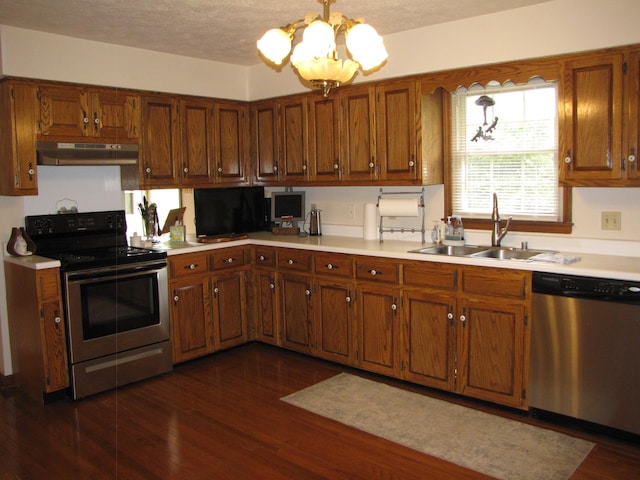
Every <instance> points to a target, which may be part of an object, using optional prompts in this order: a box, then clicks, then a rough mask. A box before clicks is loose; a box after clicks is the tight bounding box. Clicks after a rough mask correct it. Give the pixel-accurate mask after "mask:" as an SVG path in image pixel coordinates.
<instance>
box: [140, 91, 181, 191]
mask: <svg viewBox="0 0 640 480" xmlns="http://www.w3.org/2000/svg"><path fill="white" fill-rule="evenodd" d="M142 125H143V127H142V145H141V158H140V172H141V173H140V176H141V178H142V179H143V180H142V183H143V185H145V186H147V187H153V186H161V187H167V186H172V185H177V184H178V183H179V176H178V173H177V163H176V161H175V159H176V158H178V155H179V152H180V136H179V133H178V132H179V118H178V101H177V99H176V98H175V97H171V96H167V95H153V96H145V97H143V99H142Z"/></svg>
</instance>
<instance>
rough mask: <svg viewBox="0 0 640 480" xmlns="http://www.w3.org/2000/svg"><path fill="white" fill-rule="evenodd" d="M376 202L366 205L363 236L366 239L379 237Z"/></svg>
mask: <svg viewBox="0 0 640 480" xmlns="http://www.w3.org/2000/svg"><path fill="white" fill-rule="evenodd" d="M377 214H378V212H377V210H376V204H375V203H366V204H365V205H364V221H363V231H362V233H363V238H364V239H365V240H375V239H376V238H378V217H377Z"/></svg>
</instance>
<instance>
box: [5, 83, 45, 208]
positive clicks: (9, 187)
mask: <svg viewBox="0 0 640 480" xmlns="http://www.w3.org/2000/svg"><path fill="white" fill-rule="evenodd" d="M39 118H40V111H39V106H38V102H37V96H36V89H35V87H32V86H31V85H29V84H22V83H17V82H9V81H5V82H3V83H2V84H0V132H3V137H2V141H0V162H1V163H0V165H1V167H2V175H0V195H37V194H38V179H37V170H36V168H37V167H36V125H37V122H38V119H39Z"/></svg>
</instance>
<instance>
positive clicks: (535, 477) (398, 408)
mask: <svg viewBox="0 0 640 480" xmlns="http://www.w3.org/2000/svg"><path fill="white" fill-rule="evenodd" d="M282 400H284V401H285V402H287V403H290V404H292V405H296V406H298V407H300V408H303V409H305V410H309V411H311V412H313V413H316V414H318V415H322V416H325V417H328V418H330V419H333V420H336V421H338V422H341V423H344V424H346V425H349V426H352V427H355V428H358V429H360V430H363V431H365V432H368V433H371V434H373V435H377V436H380V437H383V438H385V439H387V440H391V441H393V442H396V443H399V444H401V445H404V446H407V447H409V448H413V449H415V450H418V451H420V452H424V453H426V454H428V455H432V456H435V457H438V458H441V459H443V460H447V461H449V462H452V463H455V464H458V465H461V466H463V467H466V468H469V469H471V470H474V471H476V472H481V473H484V474H486V475H490V476H492V477H495V478H498V479H501V480H566V479H568V478H569V477H570V476H571V474H572V473H573V472H574V471H575V470H576V468H578V466H579V465H580V464H581V463H582V461H583V460H584V459H585V457H586V456H587V455H588V454H589V452H590V451H591V449H592V448H593V446H594V444H593V443H591V442H587V441H584V440H581V439H577V438H573V437H570V436H568V435H563V434H560V433H556V432H553V431H550V430H546V429H543V428H538V427H534V426H532V425H528V424H525V423H521V422H518V421H513V420H509V419H506V418H502V417H498V416H496V415H491V414H488V413H484V412H480V411H477V410H473V409H471V408H466V407H462V406H460V405H455V404H452V403H448V402H445V401H441V400H436V399H433V398H429V397H427V396H424V395H420V394H418V393H413V392H408V391H405V390H401V389H399V388H395V387H391V386H389V385H385V384H383V383H378V382H374V381H371V380H367V379H364V378H361V377H358V376H355V375H350V374H347V373H341V374H339V375H336V376H335V377H332V378H329V379H328V380H325V381H323V382H320V383H317V384H315V385H312V386H310V387H308V388H305V389H304V390H300V391H298V392H295V393H293V394H291V395H288V396H286V397H283V398H282Z"/></svg>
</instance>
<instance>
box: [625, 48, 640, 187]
mask: <svg viewBox="0 0 640 480" xmlns="http://www.w3.org/2000/svg"><path fill="white" fill-rule="evenodd" d="M627 86H628V88H627V89H626V90H625V92H626V99H625V105H629V109H628V115H629V117H628V118H625V119H624V121H625V123H626V125H627V128H626V129H625V132H624V133H625V134H626V135H625V136H624V142H623V146H622V157H623V159H624V163H623V166H624V167H625V169H626V173H627V178H629V179H630V180H631V181H632V182H634V183H633V184H634V185H637V184H638V183H637V182H638V180H639V179H640V167H639V166H638V150H639V149H640V49H635V50H633V51H632V52H631V53H630V55H629V57H628V60H627Z"/></svg>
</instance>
